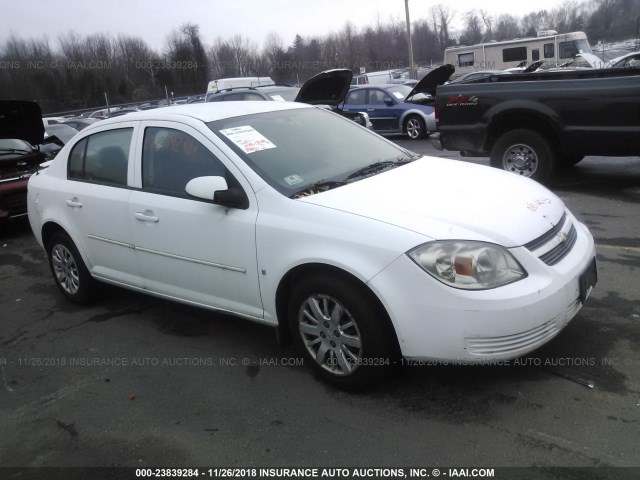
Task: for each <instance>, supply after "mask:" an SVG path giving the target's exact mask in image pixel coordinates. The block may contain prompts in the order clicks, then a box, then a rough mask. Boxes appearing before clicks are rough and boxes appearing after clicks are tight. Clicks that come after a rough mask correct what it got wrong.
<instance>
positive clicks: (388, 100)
mask: <svg viewBox="0 0 640 480" xmlns="http://www.w3.org/2000/svg"><path fill="white" fill-rule="evenodd" d="M384 104H385V105H386V106H387V107H393V106H394V105H395V102H394V101H393V100H391V99H390V98H385V99H384Z"/></svg>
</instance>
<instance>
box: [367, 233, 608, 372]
mask: <svg viewBox="0 0 640 480" xmlns="http://www.w3.org/2000/svg"><path fill="white" fill-rule="evenodd" d="M575 226H576V229H577V231H578V236H577V240H576V243H575V245H574V247H573V248H572V250H571V252H570V253H569V254H568V255H567V256H566V257H565V258H564V259H563V260H562V261H561V262H559V263H558V264H556V265H553V266H548V265H545V264H544V263H543V262H542V261H541V260H540V259H538V258H537V257H535V256H534V255H533V254H532V253H531V252H530V251H528V250H527V249H526V248H524V247H517V248H514V249H511V250H510V251H511V252H512V253H513V255H514V256H515V257H516V259H517V260H518V261H519V262H520V264H521V265H522V266H523V267H524V268H525V270H526V271H527V272H528V277H527V278H525V279H523V280H520V281H518V282H515V283H512V284H510V285H506V286H504V287H500V288H495V289H491V290H484V291H467V290H461V289H455V288H451V287H448V286H446V285H444V284H442V283H440V282H438V281H437V280H435V279H434V278H432V277H431V276H430V275H429V274H427V273H426V272H424V271H423V270H422V269H420V268H419V267H418V266H417V265H416V264H415V263H414V262H412V261H411V260H410V259H409V258H408V257H407V256H406V255H402V256H401V257H400V258H398V259H397V260H396V261H395V262H394V263H392V264H391V265H390V266H389V267H387V268H386V269H385V270H383V271H382V272H381V273H380V274H378V275H377V276H376V277H374V278H373V279H372V280H371V281H370V282H369V285H370V287H371V288H372V289H373V290H374V292H375V293H376V294H377V295H378V297H379V298H380V299H381V301H382V303H383V304H384V306H385V307H386V309H387V312H388V313H389V316H390V318H391V321H392V322H393V325H394V327H395V330H396V333H397V336H398V342H399V344H400V348H401V351H402V354H403V356H404V357H406V358H416V359H429V360H446V361H454V362H455V361H464V362H478V363H481V362H486V361H490V360H500V359H509V358H516V357H519V356H521V355H524V354H526V353H528V352H530V351H532V350H535V349H536V348H538V347H540V346H541V345H543V344H545V343H546V342H548V341H549V340H551V339H552V338H553V337H555V336H556V335H557V334H558V333H559V332H560V331H561V330H562V329H563V328H564V327H565V326H566V325H567V323H568V322H569V321H570V320H571V319H572V318H573V317H574V316H575V315H576V314H577V313H578V311H579V310H580V308H581V307H582V302H581V301H580V284H579V278H580V276H581V274H583V272H585V271H586V270H587V268H588V267H589V265H590V263H591V262H592V261H593V259H594V257H595V247H594V243H593V237H592V236H591V234H590V233H589V231H588V230H587V228H586V227H585V226H584V225H582V224H580V223H577V222H576V223H575Z"/></svg>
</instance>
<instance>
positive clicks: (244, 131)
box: [220, 125, 276, 153]
mask: <svg viewBox="0 0 640 480" xmlns="http://www.w3.org/2000/svg"><path fill="white" fill-rule="evenodd" d="M220 133H221V134H223V135H224V136H225V137H227V138H228V139H229V140H231V141H232V142H233V143H235V144H236V145H238V147H240V148H241V149H242V151H243V152H244V153H255V152H260V151H262V150H268V149H269V148H276V146H275V145H274V144H273V143H271V142H270V141H269V140H267V138H266V137H265V136H264V135H262V134H261V133H260V132H258V131H257V130H255V129H254V128H253V127H251V126H249V125H244V126H242V127H234V128H225V129H224V130H220Z"/></svg>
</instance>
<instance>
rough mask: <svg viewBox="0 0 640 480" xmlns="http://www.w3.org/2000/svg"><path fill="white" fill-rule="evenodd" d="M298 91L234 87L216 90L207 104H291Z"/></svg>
mask: <svg viewBox="0 0 640 480" xmlns="http://www.w3.org/2000/svg"><path fill="white" fill-rule="evenodd" d="M299 91H300V89H299V88H298V87H292V86H290V85H262V86H256V87H235V88H225V89H223V90H218V91H217V92H216V93H215V94H214V95H211V96H210V97H209V99H208V100H207V101H208V102H230V101H251V100H253V101H256V100H257V101H262V100H267V101H276V102H277V101H280V102H293V101H294V100H295V99H296V96H297V95H298V92H299Z"/></svg>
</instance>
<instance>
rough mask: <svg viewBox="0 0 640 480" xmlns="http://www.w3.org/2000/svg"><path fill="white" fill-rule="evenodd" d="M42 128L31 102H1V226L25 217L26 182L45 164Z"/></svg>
mask: <svg viewBox="0 0 640 480" xmlns="http://www.w3.org/2000/svg"><path fill="white" fill-rule="evenodd" d="M43 138H44V125H43V124H42V113H41V111H40V107H39V106H38V104H37V103H34V102H22V101H0V222H4V221H5V220H7V219H9V218H12V217H18V216H21V215H26V214H27V182H28V181H29V177H31V175H33V174H34V173H35V172H37V171H38V169H39V168H40V164H41V163H42V162H44V161H46V160H47V158H46V154H45V152H44V151H41V150H40V148H39V147H34V146H33V145H40V144H42V142H43Z"/></svg>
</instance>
